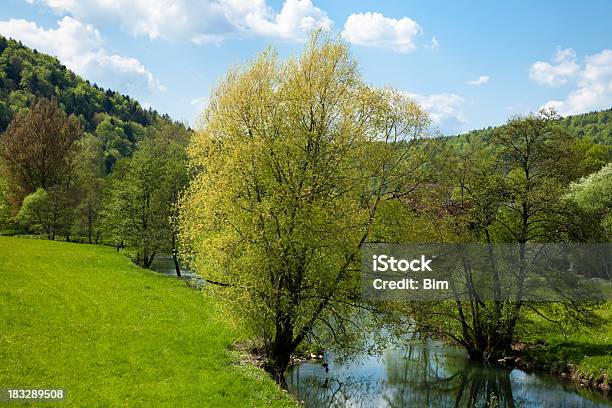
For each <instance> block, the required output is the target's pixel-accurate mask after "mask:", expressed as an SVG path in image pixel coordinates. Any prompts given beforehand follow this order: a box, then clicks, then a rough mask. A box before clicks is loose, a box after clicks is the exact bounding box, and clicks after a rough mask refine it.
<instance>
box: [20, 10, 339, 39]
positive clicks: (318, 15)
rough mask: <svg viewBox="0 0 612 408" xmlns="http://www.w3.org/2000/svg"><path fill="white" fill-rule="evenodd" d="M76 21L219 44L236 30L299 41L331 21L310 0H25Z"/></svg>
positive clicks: (330, 23) (237, 31) (156, 35)
mask: <svg viewBox="0 0 612 408" xmlns="http://www.w3.org/2000/svg"><path fill="white" fill-rule="evenodd" d="M27 1H28V2H29V3H41V4H44V5H46V6H48V7H50V8H51V9H52V10H54V11H55V12H56V13H59V14H62V15H63V14H70V15H72V16H74V17H76V18H78V19H80V20H84V21H97V20H109V21H116V20H119V21H120V22H121V23H122V25H123V27H124V28H125V29H126V30H127V31H128V32H130V33H132V34H134V35H146V36H148V37H149V38H150V39H157V38H162V39H166V40H173V41H192V42H194V43H197V44H201V43H209V42H213V43H220V42H222V41H223V40H225V39H226V38H228V37H230V36H233V35H239V34H257V35H266V36H273V37H279V38H282V39H288V40H297V41H302V40H304V38H305V37H306V34H307V33H308V32H309V31H311V30H313V29H316V28H319V27H320V28H323V29H325V30H329V29H331V28H332V26H333V22H332V21H331V19H330V18H329V17H328V16H327V13H326V12H324V11H323V10H321V9H319V8H318V7H315V6H314V4H313V3H312V1H311V0H286V1H285V2H284V4H283V6H282V8H281V10H280V12H279V13H276V12H275V11H274V10H273V9H272V8H271V7H270V6H268V5H267V4H266V1H265V0H252V1H241V0H113V1H109V0H78V1H77V0H27Z"/></svg>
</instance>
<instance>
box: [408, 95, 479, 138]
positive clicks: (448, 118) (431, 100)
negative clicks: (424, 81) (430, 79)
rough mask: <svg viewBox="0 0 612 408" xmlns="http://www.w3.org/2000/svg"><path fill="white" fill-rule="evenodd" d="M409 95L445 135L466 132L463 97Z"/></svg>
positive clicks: (466, 122)
mask: <svg viewBox="0 0 612 408" xmlns="http://www.w3.org/2000/svg"><path fill="white" fill-rule="evenodd" d="M407 95H408V96H409V97H411V98H412V99H414V100H415V101H416V102H418V103H419V105H421V107H422V108H423V109H424V110H425V111H427V112H428V113H429V117H430V118H431V121H432V123H433V124H434V125H436V126H437V127H438V128H440V130H441V131H442V132H443V133H445V134H457V133H460V132H463V131H465V130H466V127H467V124H468V121H467V119H466V118H465V116H464V115H463V112H462V109H461V107H462V106H463V105H465V99H464V98H462V97H461V96H459V95H457V94H454V93H439V94H430V95H421V94H414V93H407Z"/></svg>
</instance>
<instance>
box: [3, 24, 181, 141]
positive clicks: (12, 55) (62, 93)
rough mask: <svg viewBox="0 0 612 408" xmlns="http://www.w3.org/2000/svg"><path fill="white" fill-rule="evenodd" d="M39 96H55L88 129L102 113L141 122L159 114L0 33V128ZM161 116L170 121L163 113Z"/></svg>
mask: <svg viewBox="0 0 612 408" xmlns="http://www.w3.org/2000/svg"><path fill="white" fill-rule="evenodd" d="M40 97H44V98H55V99H57V100H58V102H59V103H60V105H62V107H63V108H64V110H65V111H66V113H67V114H69V115H70V114H74V115H75V116H77V117H79V118H80V120H81V123H82V124H83V126H84V128H85V130H86V131H89V132H92V131H94V130H95V128H96V126H97V124H98V123H99V122H100V119H99V118H97V115H99V114H101V113H105V114H107V115H110V116H112V117H114V118H116V119H118V120H120V121H123V122H126V123H128V122H133V123H136V124H139V125H142V126H148V125H150V124H152V123H153V122H154V121H155V120H156V119H159V118H160V115H159V114H158V113H157V112H155V111H153V110H151V109H148V110H145V109H143V108H142V107H141V106H140V104H139V103H138V102H137V101H136V100H134V99H132V98H130V97H129V96H125V95H121V94H120V93H118V92H116V91H112V90H110V89H109V90H104V89H102V88H100V87H99V86H97V85H96V84H93V85H92V84H90V83H89V81H86V80H84V79H82V78H80V77H79V76H77V75H75V74H74V73H73V72H71V71H69V70H68V69H67V68H66V67H65V66H63V65H62V64H61V63H60V62H59V61H58V60H57V58H55V57H52V56H49V55H46V54H43V53H39V52H36V51H35V50H31V49H29V48H27V47H25V46H24V45H22V44H21V43H20V42H18V41H15V40H12V39H7V38H5V37H2V36H0V132H2V131H4V129H6V127H7V126H8V124H9V123H10V121H11V120H12V119H13V117H14V116H15V114H16V113H17V112H18V111H20V110H22V109H24V108H28V107H29V106H30V105H31V103H32V102H33V101H34V100H35V99H36V98H40ZM162 118H164V120H167V121H170V119H169V118H168V117H167V116H165V115H164V116H163V117H162Z"/></svg>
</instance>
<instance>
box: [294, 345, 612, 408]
mask: <svg viewBox="0 0 612 408" xmlns="http://www.w3.org/2000/svg"><path fill="white" fill-rule="evenodd" d="M325 361H326V362H327V363H328V370H329V371H326V370H325V368H324V366H323V365H322V363H321V362H320V361H307V362H304V363H301V364H298V365H295V366H292V367H291V368H290V369H289V371H288V373H287V382H288V384H289V390H290V392H291V393H292V394H293V395H295V396H296V397H297V398H298V400H300V401H303V402H304V406H306V407H470V408H473V407H486V406H491V407H538V408H539V407H550V408H553V407H554V408H564V407H567V408H580V407H584V408H592V407H610V406H612V400H611V399H608V398H607V397H606V396H605V395H603V394H601V393H598V392H593V391H588V390H586V389H581V388H580V386H579V385H576V384H573V383H570V382H565V381H564V380H563V379H561V378H559V377H556V376H552V375H548V374H542V373H527V372H525V371H522V370H518V369H507V368H502V367H486V366H484V365H483V364H481V363H477V362H473V361H470V360H469V359H468V358H467V357H466V355H465V354H464V352H463V351H462V350H461V349H458V348H455V347H452V346H449V345H446V344H444V343H442V342H439V341H434V340H419V341H413V342H411V343H410V344H409V345H407V346H403V347H398V348H392V349H389V350H387V351H385V352H384V353H382V354H381V355H377V356H369V355H365V354H364V355H360V356H358V357H355V358H352V359H351V360H348V361H335V360H334V357H333V355H329V354H328V355H326V356H325Z"/></svg>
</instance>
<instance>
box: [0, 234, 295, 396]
mask: <svg viewBox="0 0 612 408" xmlns="http://www.w3.org/2000/svg"><path fill="white" fill-rule="evenodd" d="M0 271H2V279H1V280H0V303H1V304H2V313H0V333H1V334H0V360H1V361H2V364H0V383H1V384H5V385H6V386H11V387H37V388H52V387H53V388H57V387H61V388H65V389H66V390H67V399H66V401H65V402H60V403H58V404H57V405H58V406H61V405H66V406H87V407H109V406H113V407H116V406H133V405H140V406H142V405H147V404H148V405H154V406H160V407H162V406H168V407H189V406H202V407H243V406H245V407H247V406H248V407H293V406H295V405H296V404H295V403H294V402H293V401H292V399H291V397H290V396H289V395H288V394H286V393H283V392H281V391H279V389H278V387H277V386H276V385H275V384H274V382H273V381H271V380H270V379H268V378H267V376H266V375H265V373H264V372H263V371H261V370H259V369H257V368H255V367H253V366H250V365H248V366H245V365H240V364H239V363H238V361H237V360H238V358H237V357H238V356H236V355H235V354H234V353H232V352H230V351H229V347H230V345H231V342H232V340H233V339H236V338H239V337H240V336H241V334H240V331H239V330H232V329H230V328H229V327H228V326H227V325H226V324H225V322H223V321H221V320H220V319H218V318H217V317H216V313H215V303H214V302H213V301H212V300H211V299H209V298H207V297H203V296H202V294H201V292H198V291H195V290H192V289H189V288H187V287H186V286H185V284H184V283H183V282H181V281H179V280H176V279H171V278H168V277H166V276H163V275H161V274H158V273H154V272H150V271H146V270H143V269H140V268H138V267H136V266H135V265H133V264H132V263H131V262H130V261H129V260H127V259H126V258H125V257H124V256H121V255H120V254H117V253H116V252H115V250H114V249H112V248H108V247H100V246H92V245H79V244H70V243H59V242H51V241H44V240H32V239H19V238H7V237H0ZM13 404H14V405H15V406H22V404H19V403H13ZM45 404H51V405H54V404H53V403H45ZM26 405H27V406H30V403H24V404H23V406H26Z"/></svg>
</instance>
